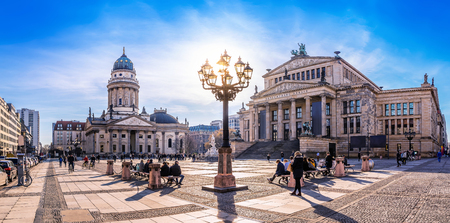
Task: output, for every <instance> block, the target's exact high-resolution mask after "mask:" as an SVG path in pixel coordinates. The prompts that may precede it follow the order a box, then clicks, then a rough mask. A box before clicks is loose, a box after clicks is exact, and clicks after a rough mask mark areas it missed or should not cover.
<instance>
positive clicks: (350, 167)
mask: <svg viewBox="0 0 450 223" xmlns="http://www.w3.org/2000/svg"><path fill="white" fill-rule="evenodd" d="M353 167H355V165H347V166H344V170H345V172H346V173H347V172H348V170H349V169H352V172H355V170H354V169H353Z"/></svg>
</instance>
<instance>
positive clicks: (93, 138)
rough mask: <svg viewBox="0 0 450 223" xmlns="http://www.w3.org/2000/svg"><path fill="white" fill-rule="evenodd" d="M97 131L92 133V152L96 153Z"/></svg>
mask: <svg viewBox="0 0 450 223" xmlns="http://www.w3.org/2000/svg"><path fill="white" fill-rule="evenodd" d="M95 152H96V150H95V131H93V133H92V153H95Z"/></svg>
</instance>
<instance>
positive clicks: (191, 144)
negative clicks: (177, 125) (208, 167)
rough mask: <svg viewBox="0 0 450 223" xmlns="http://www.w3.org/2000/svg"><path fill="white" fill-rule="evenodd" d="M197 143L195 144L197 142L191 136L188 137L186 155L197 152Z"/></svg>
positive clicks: (186, 139)
mask: <svg viewBox="0 0 450 223" xmlns="http://www.w3.org/2000/svg"><path fill="white" fill-rule="evenodd" d="M196 144H197V143H195V140H194V138H193V137H191V136H190V135H186V138H185V145H184V146H185V148H186V153H194V152H197V145H196Z"/></svg>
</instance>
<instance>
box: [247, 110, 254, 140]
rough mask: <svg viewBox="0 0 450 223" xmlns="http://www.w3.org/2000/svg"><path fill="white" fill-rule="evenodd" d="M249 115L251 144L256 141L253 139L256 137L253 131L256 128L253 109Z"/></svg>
mask: <svg viewBox="0 0 450 223" xmlns="http://www.w3.org/2000/svg"><path fill="white" fill-rule="evenodd" d="M249 113H250V117H249V119H250V120H249V127H248V130H249V139H248V141H250V142H253V141H254V139H253V136H254V134H253V130H254V128H253V118H254V115H253V113H254V112H253V109H252V108H250V111H249Z"/></svg>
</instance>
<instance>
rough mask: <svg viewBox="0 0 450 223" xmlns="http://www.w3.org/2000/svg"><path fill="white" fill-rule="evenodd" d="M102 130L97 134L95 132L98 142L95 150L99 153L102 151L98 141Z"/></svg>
mask: <svg viewBox="0 0 450 223" xmlns="http://www.w3.org/2000/svg"><path fill="white" fill-rule="evenodd" d="M99 133H100V132H96V134H95V141H96V144H95V151H97V153H99V152H100V143H99V142H98V139H99V137H100V136H99V135H100V134H99Z"/></svg>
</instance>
